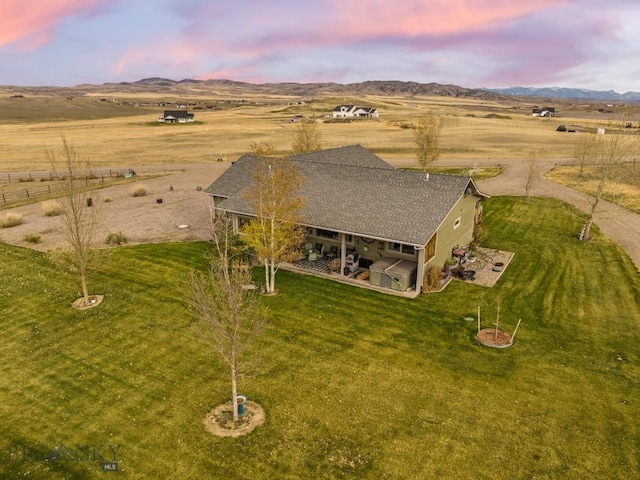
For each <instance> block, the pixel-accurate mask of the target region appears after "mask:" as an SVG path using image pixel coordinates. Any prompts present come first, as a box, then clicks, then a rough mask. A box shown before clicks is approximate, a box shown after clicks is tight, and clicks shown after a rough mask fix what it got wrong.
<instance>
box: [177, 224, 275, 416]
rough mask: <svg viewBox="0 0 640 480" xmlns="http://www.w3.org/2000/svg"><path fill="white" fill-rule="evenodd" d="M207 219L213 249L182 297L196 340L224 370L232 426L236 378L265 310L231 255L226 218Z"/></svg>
mask: <svg viewBox="0 0 640 480" xmlns="http://www.w3.org/2000/svg"><path fill="white" fill-rule="evenodd" d="M212 219H213V229H212V230H213V246H214V251H213V253H212V255H211V256H210V257H209V259H208V260H209V262H208V269H207V271H206V272H204V273H197V272H193V271H192V272H191V274H190V275H189V277H188V278H187V285H186V288H187V296H188V300H189V303H190V305H191V306H192V307H193V309H194V311H195V314H196V316H197V317H198V319H199V320H200V323H199V326H200V327H201V328H200V329H199V331H200V334H201V336H202V338H203V339H204V340H205V341H206V342H207V343H208V344H209V345H210V346H211V347H212V348H213V350H214V351H215V352H216V353H218V354H219V355H220V357H221V358H222V360H223V361H224V362H225V363H226V365H227V367H228V374H229V378H230V381H231V398H232V402H233V421H234V422H238V379H239V378H240V377H241V376H242V374H243V372H244V365H245V363H246V362H245V359H244V356H245V354H246V353H247V349H248V347H249V345H250V344H251V342H252V341H253V340H254V339H255V338H256V336H257V335H258V334H259V333H260V332H261V331H262V330H263V329H264V327H265V325H266V310H265V309H264V308H263V307H262V306H261V305H260V296H259V294H258V293H257V290H254V289H252V288H250V287H251V286H252V280H251V272H250V271H248V270H245V269H242V268H240V265H239V264H238V263H236V262H235V260H234V258H233V256H232V254H231V251H232V243H233V242H234V237H233V232H232V226H231V222H230V220H229V218H228V217H226V216H218V217H215V216H213V215H212Z"/></svg>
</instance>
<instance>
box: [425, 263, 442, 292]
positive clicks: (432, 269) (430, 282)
mask: <svg viewBox="0 0 640 480" xmlns="http://www.w3.org/2000/svg"><path fill="white" fill-rule="evenodd" d="M441 272H442V269H441V268H439V267H436V266H435V265H430V266H429V268H427V274H426V275H425V277H424V287H425V288H426V290H428V291H434V290H438V289H439V288H440V278H441V276H440V273H441Z"/></svg>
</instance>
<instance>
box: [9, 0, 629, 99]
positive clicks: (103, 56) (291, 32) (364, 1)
mask: <svg viewBox="0 0 640 480" xmlns="http://www.w3.org/2000/svg"><path fill="white" fill-rule="evenodd" d="M148 77H164V78H170V79H173V80H182V79H185V78H195V79H200V80H205V79H212V78H218V79H222V78H224V79H230V80H237V81H245V82H251V83H266V82H299V83H310V82H338V83H352V82H361V81H366V80H404V81H415V82H420V83H429V82H437V83H444V84H455V85H459V86H462V87H467V88H474V87H508V86H515V85H520V86H539V87H541V86H559V87H574V88H587V89H593V90H610V89H613V90H616V91H617V92H618V93H624V92H627V91H640V1H638V0H395V1H394V0H313V1H307V0H2V1H1V5H0V84H2V85H21V86H35V85H56V86H73V85H78V84H82V83H92V84H102V83H105V82H123V81H124V82H133V81H136V80H140V79H142V78H148Z"/></svg>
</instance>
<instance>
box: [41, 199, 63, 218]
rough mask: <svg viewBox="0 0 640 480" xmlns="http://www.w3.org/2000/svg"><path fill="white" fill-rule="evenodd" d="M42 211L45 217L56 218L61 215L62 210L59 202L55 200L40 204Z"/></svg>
mask: <svg viewBox="0 0 640 480" xmlns="http://www.w3.org/2000/svg"><path fill="white" fill-rule="evenodd" d="M42 211H43V212H44V216H45V217H56V216H58V215H61V214H62V212H63V211H64V209H63V208H62V205H60V202H58V201H56V200H47V201H45V202H42Z"/></svg>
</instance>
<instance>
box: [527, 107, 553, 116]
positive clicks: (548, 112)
mask: <svg viewBox="0 0 640 480" xmlns="http://www.w3.org/2000/svg"><path fill="white" fill-rule="evenodd" d="M531 115H532V116H533V117H554V116H555V115H556V109H555V108H554V107H542V108H540V107H533V109H532V110H531Z"/></svg>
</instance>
